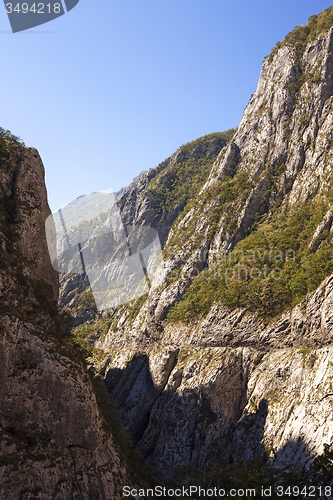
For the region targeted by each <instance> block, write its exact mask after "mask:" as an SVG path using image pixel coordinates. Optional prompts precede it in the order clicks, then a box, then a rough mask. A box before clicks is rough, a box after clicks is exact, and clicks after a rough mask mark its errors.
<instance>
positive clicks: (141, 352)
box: [66, 28, 333, 478]
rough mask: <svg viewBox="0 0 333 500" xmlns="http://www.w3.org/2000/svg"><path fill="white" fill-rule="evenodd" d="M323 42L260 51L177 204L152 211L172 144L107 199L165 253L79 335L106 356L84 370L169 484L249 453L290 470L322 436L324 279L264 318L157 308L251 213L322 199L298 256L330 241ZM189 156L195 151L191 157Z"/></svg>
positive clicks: (326, 431)
mask: <svg viewBox="0 0 333 500" xmlns="http://www.w3.org/2000/svg"><path fill="white" fill-rule="evenodd" d="M332 48H333V29H332V28H330V29H328V30H326V31H324V32H323V33H321V34H319V35H318V36H317V38H316V39H314V40H313V41H311V42H310V43H308V45H307V46H306V47H305V48H304V50H303V51H302V53H301V54H300V53H299V52H297V51H296V50H295V47H294V46H293V45H291V44H287V45H283V46H282V47H280V48H279V49H278V50H276V51H275V52H274V54H273V55H272V57H271V58H266V59H265V61H264V63H263V67H262V71H261V75H260V78H259V82H258V87H257V90H256V92H255V93H254V94H253V96H252V97H251V99H250V101H249V104H248V106H247V107H246V109H245V111H244V113H243V117H242V119H241V122H240V124H239V127H238V129H237V131H236V133H235V134H234V135H233V137H232V138H231V139H230V138H229V139H230V140H228V142H227V144H225V145H223V147H221V148H220V152H219V153H217V154H216V158H215V160H214V163H213V165H212V168H211V169H210V171H209V172H208V173H207V175H206V177H205V179H204V180H203V181H202V182H201V184H200V188H199V189H198V191H197V193H196V194H195V196H194V198H193V199H192V200H191V202H190V204H189V205H187V206H186V208H185V210H184V212H183V209H184V206H185V205H184V203H183V200H182V198H181V197H180V198H179V199H178V200H177V203H174V204H173V205H172V207H171V208H172V209H170V212H169V214H167V213H166V212H165V211H162V212H161V211H160V212H159V211H158V209H157V207H158V204H157V203H156V200H158V199H159V197H162V195H163V196H164V193H165V185H166V183H167V181H168V179H169V177H168V176H170V175H172V172H175V170H174V171H173V170H172V169H173V168H175V166H177V161H178V160H179V158H180V157H181V155H182V151H184V149H183V147H182V148H179V150H178V151H177V152H176V153H175V154H174V155H173V156H172V157H171V158H169V159H168V160H166V161H165V162H163V163H162V164H160V165H159V166H158V167H157V168H156V169H152V170H151V171H149V172H148V173H146V174H145V175H144V176H143V177H142V178H141V179H140V181H139V182H138V183H136V184H134V185H132V186H131V187H130V188H129V189H128V190H127V191H125V193H124V194H123V195H122V197H121V199H120V201H119V208H120V211H121V216H122V219H123V221H126V223H127V224H129V225H130V224H147V225H151V226H152V227H154V228H156V229H157V230H158V231H159V232H160V239H161V242H162V244H163V257H164V260H163V263H161V264H160V266H159V268H158V269H157V271H156V272H155V275H154V279H153V280H152V283H151V287H150V290H149V293H148V295H147V297H145V298H144V299H143V300H142V303H141V302H135V303H134V304H129V305H126V304H125V305H123V306H122V307H118V308H116V309H114V310H112V311H109V312H108V313H107V320H108V326H107V327H106V330H105V332H104V333H100V331H99V332H97V331H96V332H95V333H94V335H93V336H91V337H90V341H91V343H92V344H94V346H95V347H96V348H99V349H102V350H104V351H105V357H104V358H103V359H101V358H100V359H99V360H98V361H96V360H95V361H94V364H95V368H96V370H98V371H99V372H100V373H102V374H103V376H104V378H105V382H106V384H107V387H108V389H109V392H110V394H111V396H112V398H114V399H115V400H116V402H117V404H118V406H119V410H120V416H121V419H122V422H123V425H124V426H125V428H126V429H127V431H128V433H129V434H130V436H131V437H132V439H133V441H134V442H135V444H136V446H137V448H138V449H139V450H140V451H141V452H142V454H143V457H144V458H145V460H146V462H147V463H149V464H151V465H154V466H155V467H157V468H158V470H159V471H160V472H161V473H162V474H163V475H164V476H165V477H167V478H171V477H172V476H173V474H174V473H175V471H179V470H184V468H185V469H186V468H189V467H190V468H193V469H199V470H201V469H202V468H205V467H210V466H215V465H216V464H220V465H222V466H224V465H228V464H230V463H241V464H245V463H246V462H247V461H252V460H257V461H259V462H260V461H261V462H262V463H270V464H272V465H274V466H276V467H279V468H282V467H285V466H286V467H289V468H290V469H293V470H295V469H297V468H298V469H299V470H300V469H301V468H302V467H303V466H304V467H306V468H307V467H309V465H310V463H311V461H312V460H313V457H315V456H316V455H318V454H321V453H322V452H323V447H324V444H326V443H327V444H331V441H332V438H333V436H332V429H333V422H332V411H331V408H332V393H333V390H332V377H333V371H332V366H333V359H332V338H333V313H332V300H333V298H332V297H333V296H332V293H333V292H332V290H333V288H332V277H331V276H330V275H329V273H328V275H326V278H325V279H324V280H323V282H322V283H321V285H320V286H317V285H318V284H316V286H315V287H313V288H312V292H311V293H309V294H307V296H306V297H305V298H304V299H303V300H302V301H300V303H299V304H297V302H296V305H295V302H294V303H293V304H292V306H291V307H290V308H289V309H288V310H285V311H284V312H283V314H280V315H278V316H277V317H273V318H272V317H271V318H270V320H267V319H263V318H262V316H260V314H259V313H260V311H258V312H257V313H256V312H253V311H252V312H250V311H249V310H247V309H246V308H245V307H244V308H233V307H228V308H227V307H225V306H224V305H222V303H221V302H216V303H214V304H213V305H212V306H211V307H210V308H209V311H208V312H205V314H202V316H201V317H200V316H198V315H197V316H195V317H194V319H193V321H189V322H188V321H187V322H186V321H185V318H184V321H182V320H180V321H178V323H176V324H172V322H169V321H168V315H169V313H170V311H172V307H173V306H174V305H175V304H178V303H180V301H182V300H184V296H185V293H186V291H187V290H188V289H189V287H190V286H191V284H193V283H194V282H195V279H196V278H197V276H200V275H201V273H202V272H203V271H204V270H205V269H207V268H208V269H211V268H214V266H215V265H217V263H218V259H219V256H220V255H221V254H228V253H229V254H230V252H232V251H233V249H234V248H235V245H237V243H238V242H241V241H243V240H245V238H246V237H247V236H248V235H249V233H250V231H251V228H252V227H253V224H254V223H255V221H256V220H258V218H259V219H260V218H261V217H263V216H267V219H268V218H269V216H270V215H271V214H272V212H273V211H274V210H275V207H276V206H278V207H280V209H279V210H281V211H283V210H284V209H288V210H297V209H298V208H299V207H300V205H301V204H302V203H303V202H305V201H306V200H310V199H313V200H315V202H318V203H321V200H322V199H325V200H326V201H325V202H326V203H327V204H328V205H329V206H328V207H327V208H326V209H325V213H324V215H323V217H322V220H319V221H318V226H317V227H316V228H314V231H313V234H309V235H307V237H308V238H309V245H308V249H307V250H308V253H309V254H313V255H315V253H316V251H317V250H318V249H319V248H320V245H321V243H322V241H323V238H324V237H325V238H327V241H328V242H329V244H330V245H331V244H332V235H333V229H332V221H333V217H332V211H331V207H330V203H331V202H330V201H329V202H328V201H327V200H328V192H329V187H330V184H331V176H332V154H333V150H332V141H333V133H332V123H333V78H332V77H333V74H332V72H333V51H332ZM197 152H198V150H197V149H195V148H193V152H192V153H193V155H194V156H195V154H197ZM192 153H191V154H192ZM184 161H185V160H184ZM170 172H171V174H170ZM241 173H244V175H245V174H246V176H247V177H246V183H245V184H246V185H245V187H244V189H243V191H242V192H241V195H239V196H235V197H234V198H233V199H231V200H229V201H230V202H229V203H228V205H227V209H226V210H225V211H223V210H222V209H221V211H220V212H219V213H218V217H217V216H216V217H215V218H214V217H213V215H212V214H214V213H215V214H216V211H215V212H214V210H215V209H216V207H217V206H219V204H222V202H221V191H222V187H223V183H224V182H229V183H230V182H231V180H233V179H235V178H236V176H237V175H238V176H239V174H241ZM273 175H274V176H275V177H274V183H272V176H273ZM238 178H241V177H238ZM244 178H245V177H244ZM154 179H155V180H154ZM153 180H154V182H153ZM151 183H153V187H154V191H153V192H152V190H151V185H152V184H151ZM174 189H176V187H174ZM171 191H172V189H171V188H170V192H171ZM168 217H169V218H168ZM184 234H185V235H186V237H183V236H182V235H184ZM291 258H292V257H291ZM323 265H324V263H323ZM74 290H75V287H73V288H72V292H73V291H74ZM66 293H68V291H67V292H66ZM203 299H204V297H203V298H202V300H203ZM187 470H188V469H187Z"/></svg>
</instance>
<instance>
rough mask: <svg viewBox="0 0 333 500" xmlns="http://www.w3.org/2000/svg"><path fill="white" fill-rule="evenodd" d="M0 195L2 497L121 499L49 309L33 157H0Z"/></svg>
mask: <svg viewBox="0 0 333 500" xmlns="http://www.w3.org/2000/svg"><path fill="white" fill-rule="evenodd" d="M0 193H1V206H0V209H1V212H0V215H1V217H0V244H1V257H2V262H1V265H0V291H1V300H0V388H1V390H0V497H1V498H2V499H7V500H17V499H19V498H22V499H23V498H25V499H29V498H39V499H43V500H44V499H45V500H46V499H50V500H55V499H58V500H66V499H68V500H69V499H72V498H82V499H86V500H89V499H91V498H102V499H105V500H107V499H110V500H111V499H114V498H120V497H121V486H122V484H124V483H126V482H128V479H127V471H126V470H125V467H124V465H123V464H122V463H121V461H120V458H119V455H118V452H117V451H116V448H115V444H114V442H113V438H112V436H111V435H110V432H109V431H107V430H106V426H105V421H104V420H103V418H102V416H101V414H100V412H99V410H98V406H97V401H96V396H95V393H94V390H93V387H92V384H91V382H90V378H89V376H88V373H87V371H86V370H85V368H84V367H83V366H82V363H81V362H80V361H79V359H78V357H77V354H76V352H75V350H74V349H73V347H72V345H71V344H70V343H69V342H67V341H66V340H65V339H64V338H63V337H62V335H63V333H62V331H61V324H60V322H59V318H58V317H57V309H55V308H54V304H53V305H52V298H53V296H54V298H57V295H58V273H56V271H54V270H53V268H52V266H51V262H50V257H49V253H48V250H47V244H46V238H45V220H46V218H47V217H48V215H49V214H50V209H49V206H48V204H47V196H46V189H45V183H44V167H43V164H42V162H41V159H40V157H39V155H38V153H37V151H36V150H33V149H28V150H27V149H24V148H22V147H21V146H20V145H17V144H16V145H15V146H14V147H12V148H9V151H7V150H5V151H1V158H0ZM49 285H51V287H52V288H51V293H49V292H50V290H49V288H50V287H49ZM52 289H53V292H54V295H52Z"/></svg>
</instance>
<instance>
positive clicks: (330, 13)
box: [268, 6, 333, 62]
mask: <svg viewBox="0 0 333 500" xmlns="http://www.w3.org/2000/svg"><path fill="white" fill-rule="evenodd" d="M332 26H333V6H332V7H328V9H325V10H324V11H323V12H321V13H320V14H318V15H313V16H311V17H310V18H309V20H308V23H307V25H306V26H295V28H294V29H293V30H292V31H290V32H289V33H288V34H287V35H286V37H285V38H284V39H283V41H282V42H277V43H276V45H275V47H273V48H272V51H271V53H270V55H269V56H268V62H272V61H273V58H274V56H275V54H276V53H277V51H278V50H279V49H280V48H281V47H284V46H285V45H292V46H294V47H295V48H296V55H297V59H298V61H300V59H301V57H302V55H303V53H304V50H305V47H306V46H307V44H308V43H309V42H311V41H312V40H315V38H317V36H318V35H319V34H320V33H322V32H323V31H326V30H328V29H329V28H331V27H332Z"/></svg>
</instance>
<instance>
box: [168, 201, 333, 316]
mask: <svg viewBox="0 0 333 500" xmlns="http://www.w3.org/2000/svg"><path fill="white" fill-rule="evenodd" d="M329 206H330V205H329V202H328V200H327V198H326V197H322V198H314V199H309V200H307V201H306V202H304V203H302V204H301V205H300V206H298V207H297V208H296V209H293V210H290V209H288V208H287V207H284V208H283V209H282V210H281V208H279V209H277V210H276V211H275V212H274V213H273V214H272V215H271V216H270V217H268V215H267V214H266V215H265V216H263V217H262V219H261V220H260V221H258V222H257V223H256V224H254V225H253V226H252V230H251V233H250V234H249V235H248V236H247V237H246V238H245V239H243V240H242V241H240V242H239V243H238V244H237V245H236V246H235V248H234V250H233V251H232V252H230V253H229V254H227V255H226V254H221V255H220V256H219V262H218V264H217V265H216V266H214V267H213V268H212V269H209V270H205V271H203V272H202V273H200V275H199V276H198V278H197V279H196V280H195V281H194V282H193V283H192V284H191V286H190V287H189V288H188V290H187V292H186V293H185V295H184V297H183V299H182V300H181V301H180V302H178V303H177V304H175V305H174V307H173V308H172V309H171V310H170V312H169V315H168V321H169V322H177V321H185V322H189V321H191V320H192V319H195V318H199V317H202V316H204V315H205V314H207V313H208V311H209V309H210V307H211V306H212V304H213V303H214V302H217V301H221V302H222V303H223V304H224V305H225V306H227V307H230V308H236V307H245V308H247V309H248V310H249V311H253V312H255V311H258V312H259V314H261V315H262V316H263V317H266V318H271V317H274V316H276V315H278V314H280V313H282V312H283V311H284V310H286V309H288V308H290V307H292V306H294V305H296V304H297V303H298V302H300V301H301V300H302V299H303V298H304V297H305V296H306V294H307V293H308V292H311V291H313V290H315V289H316V288H317V287H318V286H319V285H320V283H321V282H322V281H323V279H325V277H326V276H328V275H329V274H330V273H332V272H333V252H332V240H331V235H330V234H329V231H328V230H326V231H323V233H322V234H321V236H320V242H319V248H318V249H317V251H316V252H313V253H311V252H310V251H309V248H308V246H309V244H310V242H311V239H312V236H313V234H314V232H315V230H316V227H317V226H318V224H319V223H320V222H321V220H322V219H323V217H324V215H325V214H326V212H327V211H328V208H329Z"/></svg>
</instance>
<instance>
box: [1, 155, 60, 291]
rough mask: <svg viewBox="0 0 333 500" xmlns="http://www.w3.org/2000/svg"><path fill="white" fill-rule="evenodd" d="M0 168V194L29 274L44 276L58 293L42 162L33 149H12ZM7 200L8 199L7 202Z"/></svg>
mask: <svg viewBox="0 0 333 500" xmlns="http://www.w3.org/2000/svg"><path fill="white" fill-rule="evenodd" d="M8 162H9V163H10V166H9V168H6V167H5V165H4V163H5V162H4V161H3V165H2V168H1V169H0V190H1V197H2V198H3V199H4V200H5V202H6V201H7V209H8V212H9V213H8V215H9V216H10V217H11V221H10V223H11V224H12V225H15V228H16V231H17V232H18V234H19V240H18V245H19V248H20V250H21V252H22V254H23V255H24V257H25V258H27V259H29V261H31V268H30V277H31V278H32V279H33V280H39V279H44V280H46V281H47V282H48V283H50V284H51V285H52V288H53V291H54V295H55V298H56V299H57V298H58V294H59V277H58V273H57V272H56V271H55V270H54V269H53V267H52V265H51V261H50V257H49V252H48V247H47V243H46V235H45V221H46V219H47V217H48V216H49V215H50V213H51V211H50V208H49V206H48V203H47V194H46V187H45V173H44V165H43V163H42V160H41V158H40V156H39V154H38V151H37V150H36V149H32V148H29V149H24V150H22V151H20V152H16V154H13V155H12V157H11V158H10V159H9V160H7V165H6V166H7V167H8ZM8 200H10V203H8Z"/></svg>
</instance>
